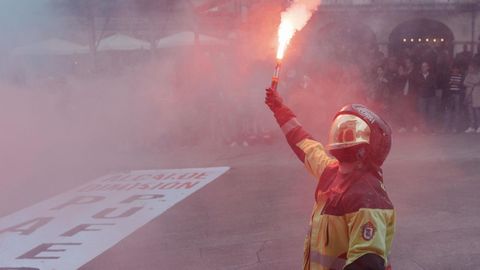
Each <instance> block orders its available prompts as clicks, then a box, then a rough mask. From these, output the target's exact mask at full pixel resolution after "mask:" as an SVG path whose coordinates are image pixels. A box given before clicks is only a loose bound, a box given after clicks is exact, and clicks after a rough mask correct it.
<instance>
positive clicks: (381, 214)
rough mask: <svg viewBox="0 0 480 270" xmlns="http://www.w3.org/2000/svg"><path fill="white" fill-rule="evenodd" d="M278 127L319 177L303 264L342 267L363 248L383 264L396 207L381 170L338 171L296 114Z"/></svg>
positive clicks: (310, 268)
mask: <svg viewBox="0 0 480 270" xmlns="http://www.w3.org/2000/svg"><path fill="white" fill-rule="evenodd" d="M282 130H283V132H284V133H285V135H286V137H287V141H288V143H289V145H290V146H291V147H292V149H293V150H294V152H295V153H296V154H297V156H298V158H299V159H300V160H301V161H302V162H303V163H304V164H305V167H306V169H307V171H308V172H310V173H311V174H312V175H313V176H314V177H315V178H316V179H318V180H319V181H318V185H317V189H316V192H315V205H314V208H313V212H312V217H311V221H310V231H309V233H308V235H307V237H306V240H305V252H304V269H306V270H317V269H318V270H330V269H338V270H342V269H344V268H345V267H346V266H348V265H349V264H351V263H353V262H354V261H355V260H357V259H359V258H360V257H362V256H364V255H366V254H375V255H378V256H380V257H381V258H382V259H383V261H384V264H385V267H387V265H389V262H388V255H389V253H390V249H391V245H392V239H393V235H394V226H395V212H394V209H393V205H392V203H391V201H390V199H389V198H388V195H387V193H386V191H385V188H384V186H383V180H382V177H381V175H379V174H377V173H374V172H371V171H370V170H367V169H362V168H360V169H357V170H354V171H353V172H352V173H349V174H342V173H339V171H338V162H337V161H336V160H335V159H334V158H331V157H330V156H329V155H328V154H327V152H326V151H325V150H324V148H323V146H322V144H321V143H319V142H317V141H315V140H313V138H312V137H311V136H310V135H309V134H308V133H307V132H306V131H305V130H304V129H303V128H302V127H301V125H300V124H299V123H298V121H297V120H296V119H295V118H292V119H291V120H290V121H288V122H287V123H285V124H284V125H283V126H282Z"/></svg>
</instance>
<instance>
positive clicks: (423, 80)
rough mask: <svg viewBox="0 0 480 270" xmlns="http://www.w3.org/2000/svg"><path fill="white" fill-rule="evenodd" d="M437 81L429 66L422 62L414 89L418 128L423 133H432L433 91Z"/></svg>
mask: <svg viewBox="0 0 480 270" xmlns="http://www.w3.org/2000/svg"><path fill="white" fill-rule="evenodd" d="M436 84H437V80H436V78H435V75H434V74H432V72H430V64H429V63H428V62H422V64H421V66H420V73H419V74H417V75H416V77H415V88H416V92H417V94H418V97H417V107H418V113H419V116H420V119H419V120H420V123H419V125H420V128H421V131H422V132H424V133H433V132H434V119H435V111H436V104H437V100H436V96H435V90H436V88H437V86H436Z"/></svg>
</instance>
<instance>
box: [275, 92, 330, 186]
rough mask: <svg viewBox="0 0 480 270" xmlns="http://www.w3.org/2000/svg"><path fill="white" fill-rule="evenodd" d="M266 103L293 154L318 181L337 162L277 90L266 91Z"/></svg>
mask: <svg viewBox="0 0 480 270" xmlns="http://www.w3.org/2000/svg"><path fill="white" fill-rule="evenodd" d="M265 103H266V104H267V105H268V107H269V108H270V110H272V112H273V115H274V116H275V119H276V120H277V123H278V125H279V126H280V128H281V129H282V131H283V133H284V134H285V137H286V138H287V141H288V144H289V145H290V147H291V148H292V150H293V152H295V154H296V155H297V157H298V158H299V159H300V161H302V162H303V163H304V164H305V167H306V169H307V171H308V172H310V173H311V174H312V175H313V176H315V177H316V178H317V179H318V178H319V177H320V176H321V175H322V173H323V171H324V169H325V168H326V167H327V166H328V165H330V164H332V163H334V162H336V160H335V159H334V158H331V157H330V156H329V155H328V154H327V152H326V151H325V149H324V147H323V145H322V144H321V143H320V142H318V141H315V140H314V139H313V137H312V136H311V135H310V134H309V133H308V132H307V131H306V130H305V129H304V128H303V127H302V125H301V124H300V122H298V120H297V118H296V116H295V114H294V113H293V112H292V110H290V109H289V108H288V107H287V106H286V105H285V104H284V103H283V99H282V98H281V97H280V95H279V94H278V92H277V91H276V90H272V89H267V90H266V97H265Z"/></svg>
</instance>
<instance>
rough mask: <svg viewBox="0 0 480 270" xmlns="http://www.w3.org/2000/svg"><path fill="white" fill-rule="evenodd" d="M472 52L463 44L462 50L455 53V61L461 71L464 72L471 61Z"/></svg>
mask: <svg viewBox="0 0 480 270" xmlns="http://www.w3.org/2000/svg"><path fill="white" fill-rule="evenodd" d="M472 57H473V52H472V50H470V48H469V46H468V44H463V50H462V51H461V52H459V53H457V54H456V55H455V62H456V63H458V65H459V67H460V68H461V69H462V72H466V71H467V69H468V66H469V64H470V62H471V61H472Z"/></svg>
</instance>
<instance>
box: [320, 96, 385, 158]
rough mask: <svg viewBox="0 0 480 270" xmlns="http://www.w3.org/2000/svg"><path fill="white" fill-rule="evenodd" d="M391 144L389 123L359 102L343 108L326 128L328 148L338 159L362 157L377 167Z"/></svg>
mask: <svg viewBox="0 0 480 270" xmlns="http://www.w3.org/2000/svg"><path fill="white" fill-rule="evenodd" d="M391 145H392V131H391V128H390V126H389V125H388V124H387V122H385V121H384V120H383V119H382V118H381V117H380V116H378V115H377V114H375V113H374V112H372V111H371V110H370V109H368V108H367V107H365V106H363V105H360V104H351V105H347V106H345V107H343V108H342V109H341V110H340V111H339V112H338V113H337V114H336V116H335V119H334V120H333V123H332V127H331V129H330V136H329V144H328V150H329V152H330V154H332V155H333V156H335V157H336V158H337V159H338V160H340V161H354V160H358V159H363V160H366V161H369V162H370V163H371V164H372V165H374V166H376V167H380V166H381V165H382V164H383V162H384V161H385V159H386V158H387V155H388V153H389V152H390V147H391Z"/></svg>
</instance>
